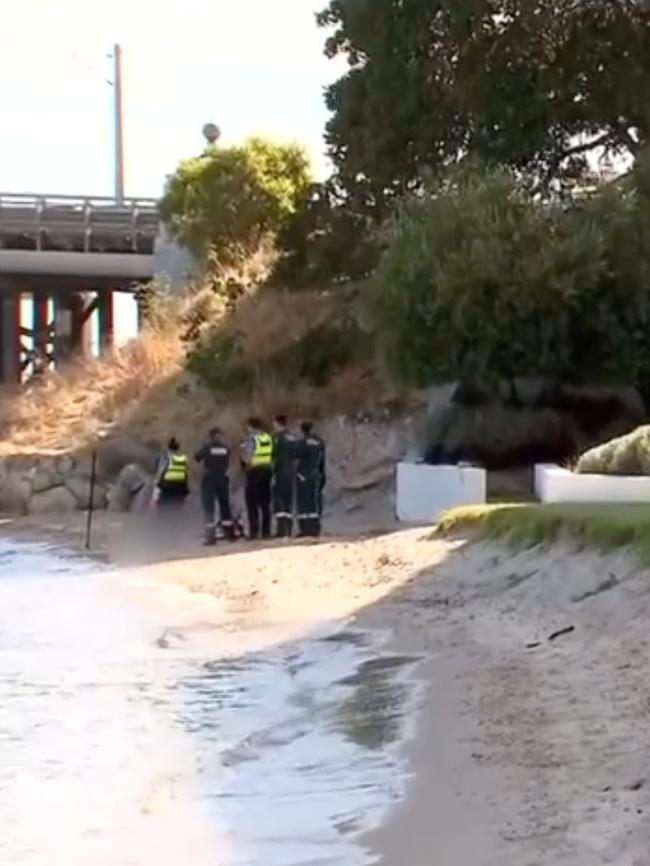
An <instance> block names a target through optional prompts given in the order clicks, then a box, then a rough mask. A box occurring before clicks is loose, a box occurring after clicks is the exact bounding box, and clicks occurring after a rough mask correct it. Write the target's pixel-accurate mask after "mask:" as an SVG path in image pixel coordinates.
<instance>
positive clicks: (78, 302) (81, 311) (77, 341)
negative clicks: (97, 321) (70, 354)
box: [70, 292, 97, 355]
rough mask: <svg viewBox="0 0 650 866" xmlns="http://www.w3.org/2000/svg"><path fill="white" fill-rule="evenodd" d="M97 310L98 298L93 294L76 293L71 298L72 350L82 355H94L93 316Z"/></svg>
mask: <svg viewBox="0 0 650 866" xmlns="http://www.w3.org/2000/svg"><path fill="white" fill-rule="evenodd" d="M96 308H97V298H95V297H93V294H92V292H76V293H75V294H74V295H73V296H72V297H71V298H70V309H71V317H72V322H71V325H72V328H71V331H72V332H71V338H72V348H73V350H74V351H77V352H81V354H82V355H91V354H92V349H93V330H92V315H93V313H94V312H95V310H96Z"/></svg>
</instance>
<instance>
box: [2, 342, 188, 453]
mask: <svg viewBox="0 0 650 866" xmlns="http://www.w3.org/2000/svg"><path fill="white" fill-rule="evenodd" d="M182 359H183V347H182V343H181V341H180V338H179V335H178V333H177V331H176V330H174V329H173V328H170V327H166V328H153V329H150V330H147V331H145V332H143V334H142V335H141V336H140V338H139V339H138V340H135V341H133V342H132V343H129V344H128V345H127V346H125V347H124V348H122V349H118V350H115V351H114V352H112V353H110V354H109V355H105V356H104V357H102V358H85V359H82V360H80V361H78V362H77V363H74V364H71V365H69V366H68V367H66V368H65V369H64V370H62V371H61V372H60V373H58V372H57V373H51V374H49V375H48V376H47V377H45V378H44V379H43V380H42V381H41V382H39V383H38V384H37V385H34V386H33V387H31V388H28V389H27V390H25V391H23V392H15V391H13V392H12V391H10V390H8V389H5V390H4V391H3V392H2V393H1V395H0V430H1V431H2V440H0V452H1V453H9V452H11V453H16V452H25V451H33V450H39V451H52V452H55V451H68V450H71V449H75V448H78V447H81V446H83V445H84V444H85V443H86V442H88V441H89V440H92V439H94V438H95V437H96V436H97V435H98V434H99V433H101V432H102V431H105V430H108V429H110V428H111V427H113V426H115V425H116V424H120V423H121V422H122V421H123V420H124V419H125V418H126V416H128V413H129V412H130V411H132V410H133V408H134V406H136V405H137V404H138V403H139V401H140V400H141V399H142V397H143V395H144V394H146V393H147V392H150V391H151V390H152V389H155V388H157V387H158V386H160V385H161V383H164V382H165V381H168V380H169V379H170V378H171V377H173V376H174V375H176V374H179V373H180V371H181V364H182Z"/></svg>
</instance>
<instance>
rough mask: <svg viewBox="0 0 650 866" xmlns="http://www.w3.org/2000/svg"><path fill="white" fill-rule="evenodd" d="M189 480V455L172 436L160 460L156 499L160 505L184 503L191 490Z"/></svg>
mask: <svg viewBox="0 0 650 866" xmlns="http://www.w3.org/2000/svg"><path fill="white" fill-rule="evenodd" d="M189 480H190V471H189V464H188V461H187V457H186V456H185V454H183V453H182V452H181V446H180V443H179V442H178V441H177V440H176V439H175V438H174V437H172V438H171V439H170V440H169V442H168V444H167V451H166V452H165V453H164V454H163V455H162V457H161V458H160V460H159V461H158V472H157V474H156V483H155V488H154V501H155V502H156V503H157V504H158V506H159V507H167V506H179V505H182V503H183V502H184V501H185V499H186V498H187V495H188V493H189V492H190V488H189Z"/></svg>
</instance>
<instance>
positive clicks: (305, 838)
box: [0, 541, 417, 866]
mask: <svg viewBox="0 0 650 866" xmlns="http://www.w3.org/2000/svg"><path fill="white" fill-rule="evenodd" d="M192 604H193V607H191V608H187V609H184V610H183V611H181V610H180V607H181V602H180V601H178V599H175V600H174V602H173V604H171V605H170V604H168V605H167V607H165V606H164V605H161V604H158V600H154V599H153V598H152V603H151V605H147V604H143V599H142V593H141V594H140V596H139V597H138V598H137V599H136V598H135V596H134V595H133V593H131V592H130V591H129V575H128V573H127V574H114V573H110V572H106V571H98V570H97V567H96V566H94V565H91V564H89V563H88V562H86V561H84V560H81V559H76V558H74V557H70V556H66V555H65V554H64V553H63V552H61V551H56V550H53V549H52V548H48V547H46V546H43V545H15V544H11V543H9V542H7V541H4V542H3V541H0V816H1V818H0V821H1V826H0V863H2V864H3V866H37V864H38V866H41V864H42V866H45V864H47V866H58V864H61V866H63V864H65V866H88V864H92V866H145V864H146V866H149V864H151V863H156V864H157V866H168V864H169V866H171V864H174V866H178V864H179V863H182V864H184V866H185V864H186V866H204V864H205V866H207V864H210V866H215V864H216V863H218V864H220V866H244V864H246V866H285V864H286V866H289V864H291V866H300V864H305V866H306V864H310V866H316V864H323V866H325V864H331V866H336V864H341V866H343V864H345V866H353V864H355V863H365V862H369V860H368V857H367V854H366V853H365V852H364V851H363V849H362V848H361V847H360V845H359V844H358V836H359V834H360V833H361V831H363V830H365V829H369V828H370V827H372V826H375V825H376V824H377V823H378V822H379V821H380V819H381V817H382V815H383V813H384V812H385V810H386V809H387V808H388V807H389V806H390V805H391V803H392V802H393V801H394V800H395V799H397V798H399V796H400V795H401V792H402V787H403V783H404V778H405V770H404V767H403V764H402V761H401V758H400V749H399V746H400V744H401V741H402V739H403V738H404V736H405V735H406V733H407V730H406V728H407V723H408V722H409V720H410V718H411V717H412V709H413V702H414V700H415V697H416V693H417V685H416V683H415V681H414V680H413V675H412V674H413V665H414V660H413V659H411V658H400V657H390V656H387V655H385V654H384V653H383V651H382V648H381V645H382V641H383V636H382V635H379V634H376V633H361V632H359V631H345V630H343V631H338V632H336V633H334V632H333V628H334V626H333V625H329V626H328V625H326V624H323V626H322V628H321V629H319V632H318V633H317V634H314V633H312V634H311V635H310V636H305V637H304V638H301V639H300V640H292V641H290V642H287V641H283V640H282V639H281V637H280V636H279V635H278V637H277V640H276V641H275V642H274V641H273V640H270V639H269V634H268V632H265V633H264V634H263V635H262V634H257V633H255V632H252V631H251V632H246V633H233V632H232V631H230V630H228V628H227V627H226V619H225V613H224V614H223V615H224V623H223V627H219V626H218V625H217V626H216V627H215V626H214V616H215V610H214V605H215V603H214V601H212V602H211V605H212V609H211V611H210V618H211V620H212V621H213V625H212V627H210V628H207V627H205V626H202V625H201V623H202V622H204V621H205V617H204V616H203V615H202V614H203V611H202V609H201V605H202V604H204V602H203V601H202V600H201V599H193V600H192ZM181 613H182V615H181ZM217 614H218V611H217ZM217 618H218V616H217ZM263 645H264V646H265V648H264V649H256V647H260V646H263Z"/></svg>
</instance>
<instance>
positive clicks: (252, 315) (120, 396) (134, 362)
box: [0, 291, 390, 454]
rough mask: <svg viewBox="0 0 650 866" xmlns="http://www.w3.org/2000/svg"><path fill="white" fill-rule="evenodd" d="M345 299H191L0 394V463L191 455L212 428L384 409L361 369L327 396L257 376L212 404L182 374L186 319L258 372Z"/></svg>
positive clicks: (206, 295)
mask: <svg viewBox="0 0 650 866" xmlns="http://www.w3.org/2000/svg"><path fill="white" fill-rule="evenodd" d="M348 300H349V299H347V298H344V297H342V296H331V295H327V294H323V293H318V292H305V293H299V294H283V293H277V292H264V293H260V294H257V295H249V296H246V297H244V298H243V299H242V300H241V301H240V302H239V304H238V305H237V307H236V309H235V310H234V312H232V311H231V312H229V311H228V309H227V307H226V305H225V304H224V303H223V302H222V301H220V300H219V299H215V296H214V294H213V293H211V292H208V291H198V292H196V293H195V294H194V295H193V296H192V299H191V301H190V302H184V303H182V304H180V303H179V302H175V303H171V302H167V303H166V304H162V305H161V306H160V308H159V309H158V310H157V312H156V315H154V317H153V322H152V325H151V326H150V327H149V328H148V329H147V330H145V331H144V332H143V333H142V334H141V336H140V337H139V339H138V340H135V341H133V342H132V343H130V344H129V345H127V346H125V347H124V348H122V349H119V350H116V351H114V352H112V353H110V354H108V355H105V356H104V357H102V358H99V359H92V358H88V359H83V360H80V361H79V362H77V363H75V364H72V365H69V366H68V367H67V368H65V369H63V370H62V371H61V372H58V373H53V374H50V375H48V376H47V377H46V378H45V379H44V380H43V381H42V382H41V383H39V384H38V385H37V386H34V387H33V388H31V389H27V390H25V391H23V392H20V393H16V392H11V391H9V390H8V389H7V390H5V391H4V392H3V391H0V437H1V438H0V454H10V453H11V454H16V453H33V452H47V453H54V452H69V451H74V450H77V449H80V448H83V447H84V446H87V445H88V444H89V443H91V442H93V441H95V440H96V438H97V437H98V436H99V435H100V434H104V435H107V434H111V435H125V436H128V437H132V438H135V439H137V440H139V441H143V442H147V441H149V442H156V443H160V442H162V441H164V440H166V439H167V438H168V437H169V436H170V435H172V434H173V435H175V436H177V437H178V438H179V439H180V440H181V441H182V442H183V444H184V446H185V447H187V448H191V447H193V446H194V444H196V443H197V442H198V441H199V440H200V439H201V438H202V437H203V436H204V435H205V431H206V429H207V428H208V427H209V426H210V425H211V424H214V423H218V424H219V425H220V426H221V427H222V428H223V429H224V431H225V432H226V433H227V435H229V437H230V438H231V439H232V441H233V442H234V441H236V440H237V439H238V438H239V437H240V436H241V430H242V423H243V421H244V419H245V418H246V417H247V416H249V415H250V414H252V413H255V414H259V415H261V416H262V417H265V418H270V417H271V416H272V414H273V413H275V412H286V413H288V414H291V415H294V416H299V415H311V416H314V417H319V416H323V415H331V414H334V413H341V414H346V415H355V414H357V413H358V412H360V411H363V410H364V408H367V407H368V406H369V405H370V404H372V403H373V401H376V400H377V398H378V395H379V396H380V398H381V399H390V395H387V394H386V392H385V390H384V389H383V388H382V386H381V384H380V383H379V382H378V381H377V378H376V376H375V375H374V373H373V372H372V371H371V370H369V369H368V368H366V367H363V366H355V367H350V368H348V369H345V370H343V371H342V372H341V373H340V375H339V376H338V377H337V378H336V380H335V381H334V382H332V383H331V384H330V385H329V386H328V387H327V388H326V389H319V388H315V387H311V386H307V385H299V386H298V387H293V386H292V387H288V386H287V385H286V384H285V383H283V382H281V381H277V380H275V379H274V378H273V377H272V376H271V375H259V376H257V378H256V384H255V387H254V389H253V392H252V393H249V394H242V395H241V396H240V397H237V395H235V396H234V397H233V395H229V397H228V400H227V402H226V400H225V399H221V398H220V397H219V395H218V394H211V393H209V392H208V391H207V390H206V389H205V388H203V387H202V386H201V385H200V384H199V383H198V382H197V380H196V379H195V377H193V376H192V375H191V374H189V373H187V372H186V371H185V370H184V368H183V361H184V353H185V346H184V343H183V339H182V337H183V334H184V332H185V331H186V330H187V322H188V315H189V314H194V315H195V317H197V318H198V320H199V321H200V320H204V321H207V323H208V324H209V327H210V328H214V327H217V328H219V329H222V331H223V333H225V334H234V333H239V334H241V345H242V349H243V358H244V360H245V362H247V363H250V364H251V365H256V366H259V368H260V369H262V370H263V369H264V363H263V362H264V358H266V357H268V356H269V355H271V354H273V353H275V352H278V351H281V350H282V349H284V348H286V347H288V346H289V345H291V343H292V342H294V341H297V340H300V339H301V338H302V337H303V336H304V334H305V333H306V332H307V330H308V329H310V328H313V327H315V326H318V325H319V324H321V323H324V322H326V321H327V319H328V318H329V317H330V316H331V315H332V313H333V312H334V311H335V309H336V305H337V304H340V303H341V302H343V303H347V302H348Z"/></svg>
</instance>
